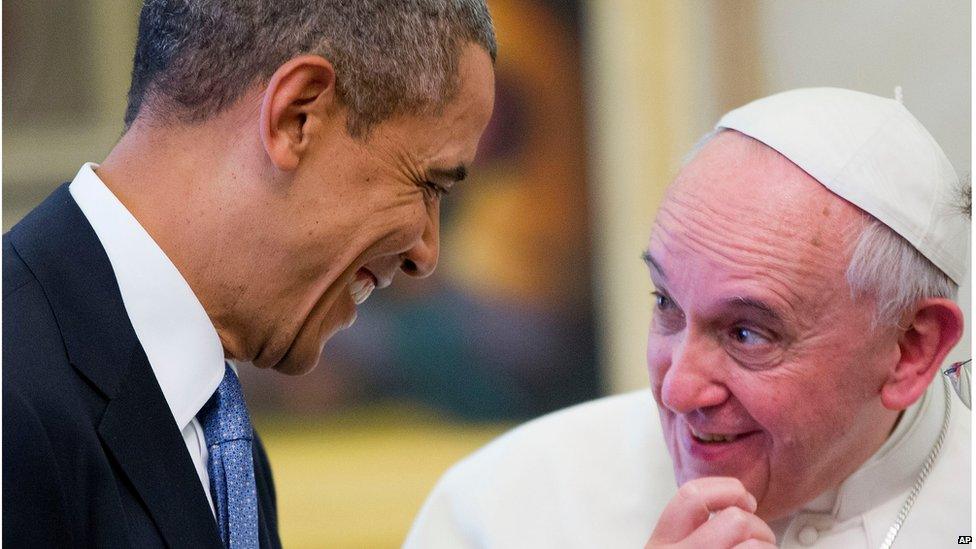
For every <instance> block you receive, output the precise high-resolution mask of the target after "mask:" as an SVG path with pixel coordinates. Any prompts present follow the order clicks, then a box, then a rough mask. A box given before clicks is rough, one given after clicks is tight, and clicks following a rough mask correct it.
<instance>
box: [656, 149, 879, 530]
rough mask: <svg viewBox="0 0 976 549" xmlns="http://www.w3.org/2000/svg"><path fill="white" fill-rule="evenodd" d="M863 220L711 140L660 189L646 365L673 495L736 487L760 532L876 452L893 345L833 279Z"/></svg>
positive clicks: (752, 154) (868, 306)
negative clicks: (706, 480)
mask: <svg viewBox="0 0 976 549" xmlns="http://www.w3.org/2000/svg"><path fill="white" fill-rule="evenodd" d="M863 224H864V215H863V214H862V213H861V212H860V211H859V210H857V209H856V208H855V207H854V206H852V205H850V204H849V203H847V202H845V201H843V200H841V199H839V198H837V197H836V196H834V195H833V194H831V193H830V192H829V191H827V190H826V189H825V188H824V187H823V186H821V185H820V184H819V183H817V182H816V181H815V180H814V179H812V178H811V177H810V176H809V175H807V174H806V173H805V172H803V171H802V170H800V169H799V168H798V167H796V166H795V165H794V164H792V163H791V162H789V161H788V160H786V159H785V158H784V157H782V156H780V155H779V154H778V153H776V152H775V151H773V150H772V149H769V148H767V147H765V146H764V145H762V144H760V143H758V142H756V141H754V140H752V139H750V138H747V137H745V136H743V135H741V134H738V133H736V132H731V131H727V132H723V133H721V134H719V135H718V136H716V137H715V138H714V139H712V140H711V141H710V142H709V143H708V144H707V145H706V146H705V148H704V149H703V150H702V151H701V152H700V153H699V154H698V155H697V156H696V157H695V159H694V160H693V161H692V162H691V163H690V164H689V165H688V166H686V167H685V168H684V169H683V170H682V171H681V173H680V174H679V175H678V177H677V179H676V180H675V182H674V183H673V185H672V186H671V188H670V189H669V193H668V196H667V198H666V199H665V201H664V203H663V204H662V207H661V210H660V212H659V214H658V216H657V219H656V222H655V226H654V229H653V232H652V235H651V239H650V245H649V248H648V254H647V255H648V258H647V259H648V265H649V269H650V275H651V279H652V281H653V284H654V286H655V288H656V292H655V304H654V307H655V308H654V316H653V320H652V323H651V327H650V333H649V336H648V349H647V362H648V369H649V373H650V378H651V385H652V389H653V393H654V397H655V399H656V400H657V403H658V408H659V411H660V415H661V423H662V426H663V431H664V436H665V439H666V442H667V445H668V448H669V450H670V453H671V456H672V459H673V462H674V469H675V474H676V476H677V480H678V483H679V484H682V483H684V482H686V481H688V480H691V479H694V478H698V477H703V476H730V477H736V478H738V479H739V480H741V481H742V483H743V484H744V485H745V487H746V489H748V490H749V491H750V492H751V493H752V494H753V495H754V496H755V497H756V499H757V500H758V502H759V509H758V514H759V516H760V517H761V518H763V519H765V520H767V521H769V520H775V519H778V518H781V517H783V516H786V515H787V514H789V513H792V512H794V511H796V510H797V509H799V508H800V507H801V506H802V505H803V504H804V503H806V502H808V501H810V500H812V499H813V498H815V497H816V496H817V495H819V494H820V493H822V492H823V491H825V490H827V489H830V488H833V487H835V486H837V485H838V484H839V483H840V482H841V481H842V480H843V479H844V478H846V477H847V476H848V475H850V474H851V473H852V472H853V471H855V470H856V469H857V467H858V466H859V465H860V464H861V463H863V462H864V461H865V460H866V459H867V458H868V457H870V455H871V454H872V453H873V452H874V451H875V450H876V449H877V448H878V447H879V446H880V445H881V443H882V442H883V440H884V439H885V438H886V436H887V435H888V433H889V432H890V430H891V428H892V426H893V423H894V421H895V418H896V416H895V412H892V411H890V410H887V409H885V408H884V407H883V406H882V404H881V399H880V390H881V387H882V385H883V383H884V381H885V379H886V372H887V368H888V367H889V366H890V365H891V364H893V363H894V362H895V361H896V360H897V352H898V351H897V344H896V341H897V339H896V337H897V336H896V333H895V331H894V330H890V329H887V328H878V329H874V327H873V324H872V314H873V311H874V307H873V304H872V303H866V302H857V303H855V302H854V301H852V298H851V292H850V290H849V287H848V285H847V282H846V279H845V270H846V267H847V263H848V261H849V259H850V255H851V252H852V251H853V250H852V248H853V243H854V241H855V240H856V238H857V236H858V235H859V233H860V230H861V229H862V227H863Z"/></svg>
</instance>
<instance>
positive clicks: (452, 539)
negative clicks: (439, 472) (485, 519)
mask: <svg viewBox="0 0 976 549" xmlns="http://www.w3.org/2000/svg"><path fill="white" fill-rule="evenodd" d="M455 469H456V467H455ZM455 469H452V470H450V471H448V472H447V473H446V474H445V475H444V476H443V477H442V478H441V480H440V481H438V483H437V485H436V486H435V487H434V490H433V491H432V492H431V493H430V495H429V496H427V501H426V502H424V506H423V507H422V508H421V509H420V513H418V515H417V518H416V519H414V523H413V527H411V529H410V533H409V534H407V539H406V541H404V542H403V548H404V549H441V548H444V549H455V548H457V549H468V548H470V549H474V548H481V547H485V546H486V545H485V543H484V540H481V539H479V538H480V536H479V535H478V533H477V530H476V529H475V528H473V527H472V526H471V525H470V521H471V519H472V516H471V514H470V513H468V512H466V511H465V508H466V507H470V502H468V504H467V505H466V504H465V502H463V501H462V498H463V495H462V494H464V491H463V490H458V489H457V488H456V484H457V480H456V479H457V478H458V477H457V474H456V472H455ZM452 473H454V474H452ZM466 522H467V523H469V524H465V523H466Z"/></svg>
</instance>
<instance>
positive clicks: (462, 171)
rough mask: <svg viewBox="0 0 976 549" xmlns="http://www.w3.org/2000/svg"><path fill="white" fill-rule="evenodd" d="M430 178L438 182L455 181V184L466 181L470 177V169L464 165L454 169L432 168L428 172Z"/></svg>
mask: <svg viewBox="0 0 976 549" xmlns="http://www.w3.org/2000/svg"><path fill="white" fill-rule="evenodd" d="M427 173H428V176H427V177H428V178H429V179H432V180H438V181H444V180H447V181H453V182H455V183H457V182H459V181H464V180H465V178H467V177H468V168H466V167H465V166H464V165H463V164H461V165H457V166H455V167H453V168H431V169H429V170H427Z"/></svg>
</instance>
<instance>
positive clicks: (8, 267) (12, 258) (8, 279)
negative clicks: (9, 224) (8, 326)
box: [3, 233, 37, 299]
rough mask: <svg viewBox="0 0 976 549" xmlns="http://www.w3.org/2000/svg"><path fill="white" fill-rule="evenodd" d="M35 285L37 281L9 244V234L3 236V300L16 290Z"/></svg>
mask: <svg viewBox="0 0 976 549" xmlns="http://www.w3.org/2000/svg"><path fill="white" fill-rule="evenodd" d="M32 282H33V283H37V279H36V278H34V275H33V274H32V273H31V272H30V269H28V268H27V264H26V263H24V260H23V259H21V257H20V254H18V253H17V250H16V249H14V246H13V244H12V243H11V242H10V233H6V234H4V235H3V298H4V299H7V298H8V297H9V296H10V295H12V294H13V293H14V292H16V291H17V290H20V289H21V288H23V287H24V286H27V285H28V284H30V283H32Z"/></svg>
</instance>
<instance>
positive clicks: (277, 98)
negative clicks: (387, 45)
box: [260, 55, 337, 171]
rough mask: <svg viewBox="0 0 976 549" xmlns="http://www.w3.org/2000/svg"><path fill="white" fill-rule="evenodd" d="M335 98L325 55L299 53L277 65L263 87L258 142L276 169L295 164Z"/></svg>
mask: <svg viewBox="0 0 976 549" xmlns="http://www.w3.org/2000/svg"><path fill="white" fill-rule="evenodd" d="M336 100H337V96H336V93H335V69H334V68H333V67H332V63H330V62H329V61H328V60H326V59H325V58H323V57H321V56H318V55H302V56H300V57H295V58H294V59H291V60H289V61H288V62H287V63H285V64H284V65H282V66H280V67H278V70H276V71H275V72H274V74H273V75H271V79H270V80H269V81H268V86H267V87H266V88H265V90H264V97H263V100H262V101H261V120H260V124H261V141H262V143H263V144H264V150H265V152H267V154H268V158H269V159H270V160H271V163H272V164H273V165H274V166H275V167H276V168H278V169H279V170H284V171H290V170H294V169H295V168H297V167H298V163H299V161H300V160H301V158H302V156H303V155H304V154H305V152H306V150H307V149H308V146H309V142H310V140H311V138H312V135H313V133H314V132H315V131H317V130H319V129H321V127H322V122H323V121H322V120H321V117H322V116H326V115H327V114H328V113H333V112H335V109H334V108H333V107H334V106H335V103H336Z"/></svg>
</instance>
